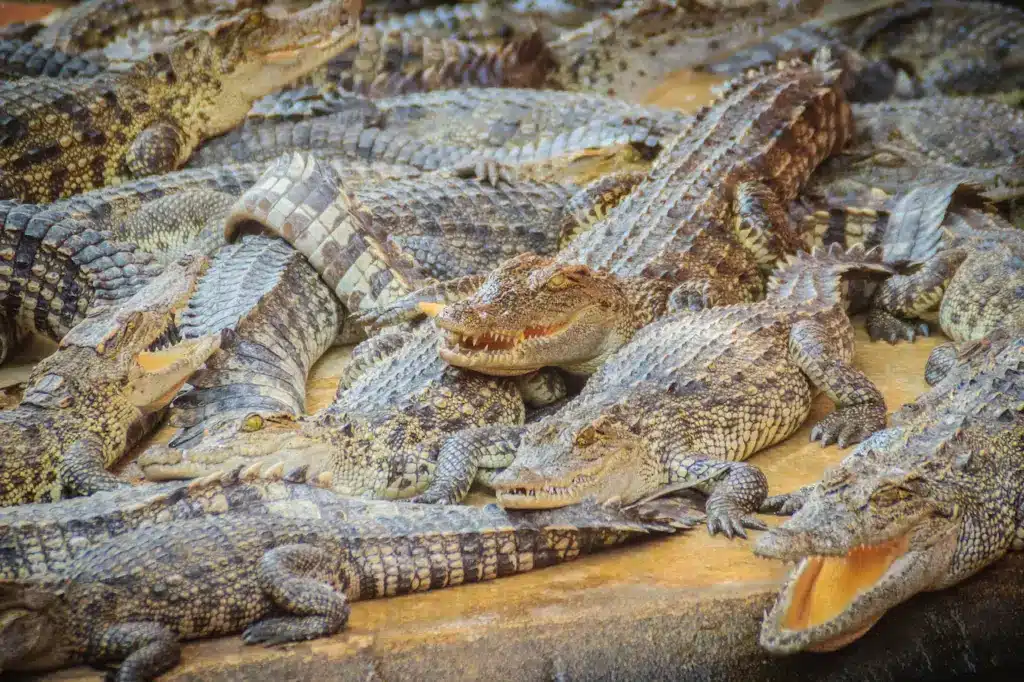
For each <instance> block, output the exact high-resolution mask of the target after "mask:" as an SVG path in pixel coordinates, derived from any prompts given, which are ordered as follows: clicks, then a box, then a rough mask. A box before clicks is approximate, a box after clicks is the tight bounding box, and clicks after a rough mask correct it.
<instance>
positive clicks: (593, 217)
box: [558, 171, 647, 249]
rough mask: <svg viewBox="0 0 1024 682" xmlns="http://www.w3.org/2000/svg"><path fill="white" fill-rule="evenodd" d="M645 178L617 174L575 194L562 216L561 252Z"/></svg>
mask: <svg viewBox="0 0 1024 682" xmlns="http://www.w3.org/2000/svg"><path fill="white" fill-rule="evenodd" d="M646 178H647V173H645V172H644V171H618V172H615V173H610V174H608V175H605V176H602V177H600V178H598V179H597V180H595V181H593V182H591V183H590V184H589V185H587V186H586V187H584V188H583V189H581V190H580V191H578V192H576V194H574V195H573V196H572V198H571V199H569V203H567V204H566V205H565V210H564V211H563V212H562V222H561V226H560V227H559V230H558V248H559V249H562V248H565V245H566V244H568V243H569V242H570V241H572V240H573V239H575V238H576V237H577V236H579V235H580V234H582V233H583V232H586V231H587V230H589V229H590V228H591V227H593V226H594V223H596V222H598V221H599V220H602V219H603V218H604V217H605V216H606V215H608V211H610V210H612V209H613V208H615V207H616V206H618V204H619V202H620V201H622V200H623V199H624V198H626V196H627V195H629V193H630V192H632V191H633V188H634V187H636V186H637V185H639V184H640V183H641V182H643V181H644V180H645V179H646Z"/></svg>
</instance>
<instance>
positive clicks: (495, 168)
mask: <svg viewBox="0 0 1024 682" xmlns="http://www.w3.org/2000/svg"><path fill="white" fill-rule="evenodd" d="M452 172H453V173H454V174H455V175H456V176H458V177H460V178H475V179H477V180H480V181H481V182H487V183H490V184H492V185H497V184H498V183H499V182H501V181H505V182H510V183H511V182H515V181H516V179H517V177H518V174H517V173H516V169H515V168H513V167H512V166H509V165H506V164H503V163H501V162H499V161H495V160H494V159H477V160H472V161H468V162H466V163H462V164H459V165H457V166H455V167H454V168H452Z"/></svg>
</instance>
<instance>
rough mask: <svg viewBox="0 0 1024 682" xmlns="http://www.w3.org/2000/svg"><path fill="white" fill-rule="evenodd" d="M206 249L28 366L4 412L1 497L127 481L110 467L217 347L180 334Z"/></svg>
mask: <svg viewBox="0 0 1024 682" xmlns="http://www.w3.org/2000/svg"><path fill="white" fill-rule="evenodd" d="M206 264H207V262H206V259H205V258H203V257H196V256H186V257H184V258H183V259H182V260H181V261H179V262H176V263H173V264H171V265H170V266H169V267H168V268H167V269H166V270H165V271H164V273H163V274H162V275H161V276H160V277H158V278H156V279H154V280H153V281H152V282H150V283H149V285H147V286H146V287H143V288H142V289H140V290H139V292H138V293H136V294H135V295H134V296H132V297H131V298H129V299H127V300H126V301H124V302H122V303H120V304H117V305H111V306H107V307H103V308H99V309H98V310H96V311H95V312H94V313H93V314H91V315H89V316H88V317H86V319H85V320H84V321H82V322H81V323H79V324H78V325H76V326H75V327H74V328H73V329H72V330H71V331H70V332H68V334H67V335H66V336H65V337H64V338H63V339H62V340H61V342H60V346H59V347H58V349H57V351H56V352H55V353H54V354H53V355H50V356H49V357H47V358H46V359H44V360H42V361H41V362H40V363H39V364H38V365H36V367H35V368H34V369H33V370H32V376H31V377H30V379H29V382H28V386H27V388H26V389H25V394H24V397H23V398H22V401H21V404H20V405H19V406H18V407H17V408H15V409H13V410H4V411H3V412H0V432H2V434H3V436H2V440H3V442H4V458H3V461H2V462H0V505H9V504H19V503H25V502H34V501H35V502H38V501H47V500H55V499H59V498H60V497H62V496H63V495H64V494H65V493H66V492H70V493H72V494H79V495H80V494H89V493H91V492H94V491H97V490H107V489H110V488H113V487H117V486H120V485H125V484H124V483H122V482H121V481H119V480H118V479H117V478H116V477H114V476H113V475H112V474H110V473H109V472H107V471H106V468H107V467H109V466H110V465H111V464H113V463H114V462H116V461H117V460H118V459H119V458H120V457H121V456H122V455H123V454H124V453H125V452H126V450H127V449H128V448H130V447H131V446H132V445H134V444H135V443H136V442H138V441H139V439H141V438H142V437H143V436H144V435H146V433H147V432H148V431H149V430H150V429H152V428H153V426H155V424H156V422H157V421H158V420H159V417H160V413H161V411H162V409H163V408H164V407H166V405H167V403H169V402H170V400H171V398H172V397H173V395H174V393H175V392H176V391H177V390H178V388H179V387H180V386H181V385H182V384H183V383H184V382H185V380H186V379H187V378H188V377H189V375H191V374H192V372H194V371H195V370H196V368H197V367H199V366H200V365H201V364H202V363H203V362H204V361H205V360H206V358H208V357H209V356H210V354H211V353H213V352H214V351H215V350H217V347H218V346H219V344H220V337H219V336H218V335H208V336H202V337H198V338H195V339H190V340H187V341H182V340H180V339H179V338H178V334H177V329H176V326H175V317H176V314H177V313H178V312H179V311H180V310H181V309H183V308H184V307H185V304H186V303H187V301H188V298H189V296H190V295H191V294H192V292H193V290H194V288H195V285H196V281H197V280H198V278H199V275H200V274H201V273H202V271H203V270H204V268H205V267H206Z"/></svg>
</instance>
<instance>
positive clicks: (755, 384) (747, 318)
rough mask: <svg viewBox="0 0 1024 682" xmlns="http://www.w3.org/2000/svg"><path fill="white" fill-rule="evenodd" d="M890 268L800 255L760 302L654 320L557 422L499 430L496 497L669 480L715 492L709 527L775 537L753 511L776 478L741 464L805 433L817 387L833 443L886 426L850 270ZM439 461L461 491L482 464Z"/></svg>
mask: <svg viewBox="0 0 1024 682" xmlns="http://www.w3.org/2000/svg"><path fill="white" fill-rule="evenodd" d="M890 272H891V269H890V268H889V267H888V266H885V265H883V264H882V263H881V254H880V253H879V252H878V251H873V252H870V253H865V252H864V250H863V249H862V248H861V247H859V246H858V247H854V248H853V249H851V250H849V251H846V252H844V251H842V250H841V249H839V248H838V247H837V246H832V247H830V248H829V249H827V250H826V249H815V250H814V251H813V252H812V253H811V254H810V255H808V254H806V253H803V252H801V253H800V254H799V255H798V256H793V257H792V259H791V260H790V262H789V263H788V264H787V265H786V266H783V268H782V269H781V270H780V271H779V272H778V273H777V274H776V275H775V277H773V279H772V281H771V282H770V284H769V288H768V294H767V297H766V298H765V300H763V301H760V302H757V303H746V304H736V305H730V306H724V307H718V308H711V309H707V310H702V311H682V312H680V313H677V314H675V315H671V316H669V317H665V318H663V319H661V320H659V321H657V322H654V323H652V324H650V325H648V326H647V327H645V328H644V329H642V330H641V331H639V332H638V333H637V334H636V336H634V337H633V339H632V340H631V341H630V342H629V343H628V344H626V345H625V346H623V347H622V348H621V349H620V350H619V351H618V352H617V353H615V354H614V355H612V357H611V358H609V359H608V361H607V362H605V364H604V365H603V366H602V367H601V369H599V370H598V371H597V372H596V373H595V374H594V375H593V376H592V377H591V378H590V379H589V380H588V382H587V384H586V386H585V387H584V389H583V391H582V392H581V393H580V394H579V395H578V396H577V397H576V398H574V399H573V400H572V401H570V402H569V403H568V404H567V405H566V406H565V407H563V408H562V409H561V410H560V411H559V412H558V413H557V414H555V415H554V416H551V417H548V418H546V419H542V420H540V421H538V422H535V423H533V424H531V425H529V426H527V427H525V428H519V429H504V430H501V431H499V430H498V429H495V430H494V432H493V433H491V434H490V436H491V439H490V443H489V445H490V450H489V452H488V455H489V457H490V458H491V460H494V459H496V458H498V457H499V456H502V455H503V456H504V457H505V458H506V459H507V460H510V463H508V466H507V468H506V469H505V470H504V471H503V472H502V473H500V474H499V475H498V476H496V477H495V478H493V479H492V481H491V484H492V485H493V487H494V489H495V492H496V494H497V498H498V503H499V504H501V505H502V506H504V507H506V508H515V509H545V508H551V507H560V506H564V505H571V504H575V503H577V502H579V501H581V500H584V499H590V498H594V499H596V500H597V501H598V502H606V501H608V500H620V501H621V502H623V503H625V504H629V503H632V502H635V501H637V500H641V499H644V498H646V497H648V496H652V495H659V494H663V492H665V489H664V486H668V490H673V489H677V488H681V487H695V488H697V489H699V490H701V491H702V492H705V493H708V494H709V498H708V501H707V505H706V510H707V516H708V529H709V531H710V532H712V533H716V532H724V533H725V534H726V535H728V536H729V537H732V536H733V535H745V531H744V527H747V528H757V529H764V525H763V524H762V523H761V522H760V521H758V520H757V519H756V517H753V516H752V514H753V513H754V512H756V511H757V510H758V508H759V506H760V504H761V502H762V501H763V500H764V498H765V495H766V494H767V482H766V479H765V477H764V475H763V474H762V473H761V472H760V471H759V470H757V469H756V468H755V467H753V466H751V465H749V464H746V463H745V462H744V460H745V459H747V458H748V457H749V456H750V455H752V454H754V453H755V452H757V451H759V450H761V449H763V448H766V447H768V446H770V445H773V444H774V443H777V442H779V441H781V440H783V439H785V438H786V437H788V436H789V435H790V434H792V433H793V432H794V431H796V430H797V429H798V428H799V427H800V425H801V424H802V423H803V422H804V420H805V419H806V418H807V415H808V413H809V411H810V408H811V400H812V398H813V395H814V393H816V392H817V391H819V390H820V391H822V392H824V393H825V394H826V395H827V396H828V397H829V398H830V399H831V400H832V401H833V402H834V403H835V404H836V406H837V409H836V410H835V411H834V412H832V413H831V414H829V415H828V416H826V417H825V418H824V419H822V420H821V421H819V422H818V423H817V424H816V425H815V427H814V428H813V429H812V431H811V439H812V440H820V441H821V443H822V446H823V447H824V446H825V445H828V444H831V443H838V444H839V446H840V447H846V446H847V445H850V444H851V443H856V442H859V441H861V440H863V439H864V438H865V437H867V436H868V435H870V434H871V433H873V432H874V431H876V430H878V429H880V428H883V427H884V426H885V401H884V398H883V397H882V394H881V393H880V392H879V391H878V389H877V388H876V387H875V386H874V385H873V384H872V383H871V381H870V380H869V379H868V378H867V377H866V376H865V375H864V374H863V373H862V372H861V371H860V370H858V369H856V368H855V367H853V365H852V358H853V349H854V344H853V341H854V337H853V326H852V325H851V324H850V320H849V318H848V317H847V315H846V311H845V307H844V300H843V298H844V297H843V287H842V276H843V275H844V274H846V273H853V274H868V275H875V276H884V275H885V274H886V273H890ZM454 454H456V455H463V454H464V453H462V452H458V453H454ZM437 466H438V469H441V468H442V467H443V466H444V467H445V468H446V469H447V470H448V471H449V472H457V474H449V476H448V480H447V481H446V482H447V483H448V484H449V485H451V486H453V487H458V486H461V485H464V482H463V480H464V476H465V475H466V474H467V473H468V474H471V473H472V472H473V470H474V468H475V463H474V462H472V461H468V460H467V459H466V458H465V457H462V458H461V460H460V461H452V462H447V463H446V462H442V461H440V460H439V461H438V464H437ZM429 492H431V491H428V494H429ZM438 495H440V496H441V499H450V497H449V496H448V494H447V491H444V490H440V491H438Z"/></svg>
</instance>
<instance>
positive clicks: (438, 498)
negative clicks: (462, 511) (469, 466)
mask: <svg viewBox="0 0 1024 682" xmlns="http://www.w3.org/2000/svg"><path fill="white" fill-rule="evenodd" d="M407 501H408V502H412V503H413V504H458V502H459V501H458V500H457V499H455V498H454V496H453V495H450V494H448V493H445V492H444V491H441V490H424V491H423V492H422V493H420V494H419V495H415V496H413V497H410V498H409V499H408V500H407Z"/></svg>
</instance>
